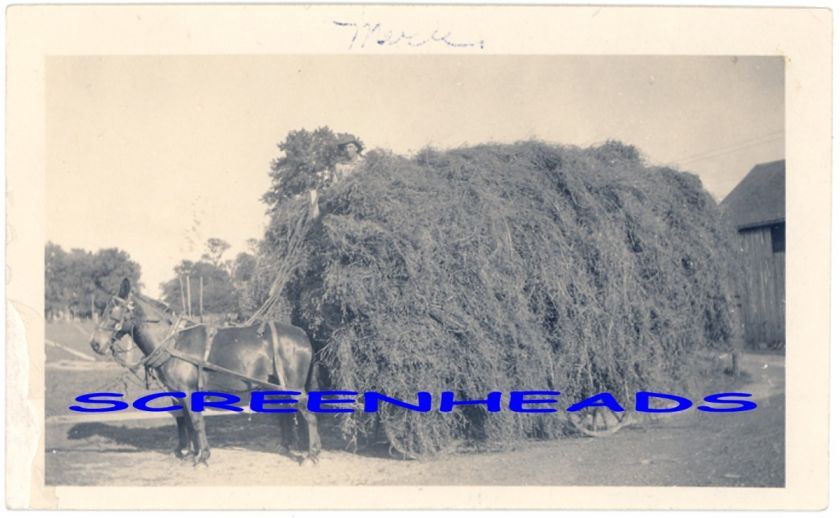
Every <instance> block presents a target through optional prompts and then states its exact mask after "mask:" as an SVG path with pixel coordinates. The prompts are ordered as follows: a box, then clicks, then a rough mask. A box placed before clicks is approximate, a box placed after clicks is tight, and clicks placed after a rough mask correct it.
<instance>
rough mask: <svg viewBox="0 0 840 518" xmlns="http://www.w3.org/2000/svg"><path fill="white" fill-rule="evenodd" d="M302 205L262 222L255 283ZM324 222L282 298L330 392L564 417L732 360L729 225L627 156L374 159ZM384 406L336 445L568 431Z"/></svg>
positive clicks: (472, 413) (536, 147)
mask: <svg viewBox="0 0 840 518" xmlns="http://www.w3.org/2000/svg"><path fill="white" fill-rule="evenodd" d="M304 205H305V201H304V200H290V201H289V202H287V203H286V204H285V205H284V206H283V207H281V209H280V210H278V211H277V212H276V213H275V214H274V215H273V221H272V224H271V228H270V230H269V232H268V233H267V236H266V238H267V239H266V241H265V243H264V250H265V251H266V254H267V256H268V257H269V260H268V262H267V263H266V264H267V265H269V266H268V267H267V268H266V272H268V273H264V276H263V277H264V279H268V278H270V272H271V271H272V269H275V270H276V268H277V267H278V266H277V265H279V264H280V262H281V261H282V259H283V257H284V255H285V254H286V251H285V250H284V246H285V243H286V241H285V238H284V236H285V235H286V234H285V231H286V227H287V226H288V225H292V224H294V223H295V221H296V220H297V218H298V217H299V215H300V214H301V211H302V210H305V208H304ZM321 208H322V212H323V214H324V216H323V217H322V219H321V221H320V222H319V224H318V225H316V226H314V227H312V228H311V229H310V230H309V233H308V235H307V239H306V245H305V250H304V251H303V253H302V254H300V255H299V256H298V257H299V258H300V261H301V264H300V265H299V268H298V269H297V273H296V275H295V276H294V278H292V279H291V280H290V282H289V283H288V284H287V285H286V288H285V293H286V296H287V299H288V301H287V302H288V304H289V307H290V308H291V312H292V320H293V322H294V323H295V324H297V325H300V326H301V327H303V328H304V329H306V330H307V332H308V333H309V334H310V336H311V337H312V339H313V342H314V343H315V344H316V346H317V347H321V348H323V350H322V351H321V354H320V355H321V357H322V361H323V363H324V364H325V365H326V367H327V369H328V371H329V373H330V379H331V385H332V387H333V388H335V389H344V390H356V391H359V392H362V391H365V390H377V391H380V392H383V393H386V394H388V395H391V396H394V397H404V398H406V399H407V400H409V401H411V400H415V401H416V392H417V391H418V390H426V391H430V392H432V393H436V392H440V391H443V390H453V391H456V394H458V396H460V399H465V400H467V399H484V398H485V397H486V395H487V393H488V392H489V391H491V390H497V391H510V390H559V391H562V392H563V394H564V399H563V401H564V402H567V403H570V402H573V401H576V400H578V399H582V398H584V397H588V396H591V395H594V394H596V393H599V392H602V391H610V392H611V393H612V394H613V395H615V396H616V397H617V398H618V399H619V400H620V401H622V402H625V403H632V394H633V393H634V392H635V391H637V390H657V391H668V390H672V391H675V390H678V389H684V388H686V387H687V386H690V385H691V383H692V382H693V381H695V380H696V379H697V378H698V375H699V374H698V365H699V364H698V363H697V361H696V358H697V356H698V354H697V353H698V352H700V351H702V350H707V349H709V348H712V349H720V350H729V349H730V348H731V346H732V344H733V343H734V342H737V336H738V332H739V331H738V329H739V326H740V323H739V322H738V321H737V317H736V316H737V312H736V311H735V302H734V300H733V295H732V294H733V293H734V279H736V276H737V272H736V271H735V268H736V267H735V264H736V263H735V261H734V248H733V244H732V238H733V235H732V233H731V231H730V230H729V227H727V226H726V225H725V224H724V223H723V221H722V220H721V217H720V214H719V211H718V208H717V205H716V203H715V202H714V200H713V199H712V198H711V197H710V196H709V195H708V194H707V193H706V192H705V191H704V190H703V188H702V186H701V184H700V181H699V180H698V179H697V178H696V177H695V176H692V175H689V174H686V173H680V172H676V171H673V170H671V169H667V168H661V167H649V166H647V165H645V164H644V163H643V161H642V160H641V159H640V158H639V155H638V152H637V151H636V150H635V148H632V147H628V146H624V145H622V144H619V143H615V142H611V143H607V144H606V145H603V146H601V147H598V148H590V149H580V148H574V147H559V146H553V145H547V144H544V143H540V142H524V143H518V144H514V145H482V146H476V147H472V148H466V149H456V150H450V151H445V152H440V151H435V150H424V151H422V152H420V153H419V154H417V155H416V156H414V157H411V158H406V157H402V156H395V155H392V154H389V153H386V152H381V151H377V152H370V153H368V156H367V159H366V161H365V163H364V164H363V166H362V168H361V170H359V171H357V173H356V174H355V175H354V176H352V177H351V178H350V179H348V180H346V181H345V182H342V183H340V184H338V185H335V186H333V187H332V188H330V189H328V190H327V191H325V192H324V193H323V194H322V198H321ZM271 261H276V262H275V263H274V266H273V267H272V266H271ZM382 408H383V410H382V411H380V412H379V413H378V414H364V413H358V412H357V413H355V414H352V415H348V417H347V418H346V420H345V421H344V425H343V426H344V432H345V433H346V434H347V435H348V437H351V438H363V437H370V436H371V435H372V434H373V433H374V431H375V429H376V427H377V426H381V427H382V429H383V430H384V432H385V434H386V436H387V438H388V440H389V442H390V443H391V445H392V446H393V447H395V448H396V449H398V450H400V451H403V452H405V453H407V454H409V455H411V456H424V455H428V454H434V453H437V452H441V451H446V450H448V449H451V448H453V447H455V446H458V445H462V444H464V443H465V442H471V443H473V444H481V445H483V446H484V447H493V446H495V445H499V446H505V445H509V444H510V443H511V442H512V441H513V440H515V439H520V438H526V437H556V436H558V435H561V434H562V433H564V430H565V427H564V418H563V413H562V412H560V413H556V414H530V415H528V414H516V413H512V412H510V411H503V412H501V413H498V414H492V415H490V414H487V413H486V412H485V411H483V410H482V409H476V408H468V409H465V410H461V411H456V412H453V413H452V414H441V413H439V412H435V411H433V412H431V413H428V414H420V413H415V412H409V411H406V410H402V409H390V408H388V405H384V406H383V407H382ZM385 410H387V411H385ZM377 418H378V419H380V420H381V422H380V423H378V424H377V422H376V420H377Z"/></svg>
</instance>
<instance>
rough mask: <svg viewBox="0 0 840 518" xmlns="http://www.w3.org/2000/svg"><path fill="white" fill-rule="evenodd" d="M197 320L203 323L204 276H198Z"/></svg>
mask: <svg viewBox="0 0 840 518" xmlns="http://www.w3.org/2000/svg"><path fill="white" fill-rule="evenodd" d="M198 321H199V322H201V323H204V277H199V278H198Z"/></svg>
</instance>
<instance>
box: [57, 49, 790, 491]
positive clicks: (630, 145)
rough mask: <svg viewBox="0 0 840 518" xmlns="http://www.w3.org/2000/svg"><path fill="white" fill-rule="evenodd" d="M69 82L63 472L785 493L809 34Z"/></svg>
mask: <svg viewBox="0 0 840 518" xmlns="http://www.w3.org/2000/svg"><path fill="white" fill-rule="evenodd" d="M373 37H376V36H375V35H374V36H373ZM360 38H361V36H360ZM443 39H444V38H443V36H441V37H440V40H441V41H443ZM456 41H459V42H460V43H461V44H466V43H467V41H466V40H457V38H456V37H455V36H448V37H447V38H446V44H448V45H452V44H454V43H455V42H456ZM470 41H471V40H470ZM353 43H354V44H355V45H361V44H362V43H363V41H362V39H355V40H354V42H353ZM44 85H45V86H44V88H45V89H44V93H45V157H46V161H45V199H46V204H45V210H46V212H45V223H44V224H45V242H44V318H45V340H44V347H45V350H44V354H45V365H44V367H45V377H44V379H45V386H44V391H45V392H44V412H45V421H44V424H45V429H44V433H45V435H44V444H43V448H44V471H43V478H44V484H45V485H46V486H67V485H72V486H152V487H171V486H213V485H224V486H231V485H234V486H239V485H241V486H261V485H282V486H293V485H305V486H313V485H314V486H321V485H323V486H371V485H373V486H382V485H394V486H435V485H442V486H650V487H673V486H678V487H707V488H718V487H721V488H722V487H726V488H730V487H746V488H784V487H785V486H786V476H785V473H786V471H785V470H786V462H785V455H786V448H785V424H786V417H785V416H786V410H785V367H786V361H785V359H786V352H787V347H786V345H787V340H786V332H785V277H786V273H785V272H786V269H785V242H786V241H785V222H786V210H785V207H786V205H785V199H786V196H785V193H786V189H785V185H786V180H785V178H786V158H787V157H786V146H785V140H786V125H785V60H784V58H783V57H782V56H752V55H705V56H704V55H693V56H689V55H686V56H664V55H662V56H641V55H640V56H629V55H624V56H619V55H480V56H476V55H470V56H464V55H412V56H406V55H392V56H388V55H376V56H373V55H190V56H187V55H181V56H178V55H84V56H73V55H66V56H49V57H47V58H46V60H45V63H44ZM791 174H794V175H796V174H800V172H799V171H795V170H794V171H792V173H791ZM798 345H799V346H801V345H803V344H798Z"/></svg>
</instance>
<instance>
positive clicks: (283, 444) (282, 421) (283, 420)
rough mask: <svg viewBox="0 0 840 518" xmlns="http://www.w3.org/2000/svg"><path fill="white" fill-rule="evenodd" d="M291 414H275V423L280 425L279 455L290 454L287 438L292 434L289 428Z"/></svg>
mask: <svg viewBox="0 0 840 518" xmlns="http://www.w3.org/2000/svg"><path fill="white" fill-rule="evenodd" d="M291 420H292V416H290V415H289V414H277V424H278V425H279V426H280V449H279V453H280V454H281V455H289V456H291V454H292V452H291V447H290V446H291V445H290V444H289V438H290V437H291V435H292V429H291V422H292V421H291Z"/></svg>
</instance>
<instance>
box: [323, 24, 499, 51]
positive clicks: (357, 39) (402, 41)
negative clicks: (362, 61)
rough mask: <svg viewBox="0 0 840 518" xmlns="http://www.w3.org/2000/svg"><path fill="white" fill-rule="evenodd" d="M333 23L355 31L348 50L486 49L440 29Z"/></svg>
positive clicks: (477, 43)
mask: <svg viewBox="0 0 840 518" xmlns="http://www.w3.org/2000/svg"><path fill="white" fill-rule="evenodd" d="M333 23H334V24H335V25H336V26H338V27H348V28H350V29H352V30H353V37H352V38H351V39H350V45H349V46H348V47H347V49H348V50H352V49H363V48H365V47H366V46H367V45H368V44H371V45H377V46H380V47H386V46H388V47H391V46H395V45H405V46H408V47H422V46H423V45H426V44H439V45H445V46H447V47H455V48H468V47H478V48H480V49H483V48H484V40H483V39H481V40H478V41H469V42H464V41H455V40H454V39H453V37H452V32H446V33H443V32H442V31H440V29H435V30H433V31H432V32H431V33H428V32H414V33H407V32H405V31H402V30H400V31H395V30H391V29H387V28H385V27H383V26H382V24H381V23H378V22H377V23H370V22H365V23H355V22H344V21H338V20H334V21H333ZM348 32H349V31H348Z"/></svg>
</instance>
